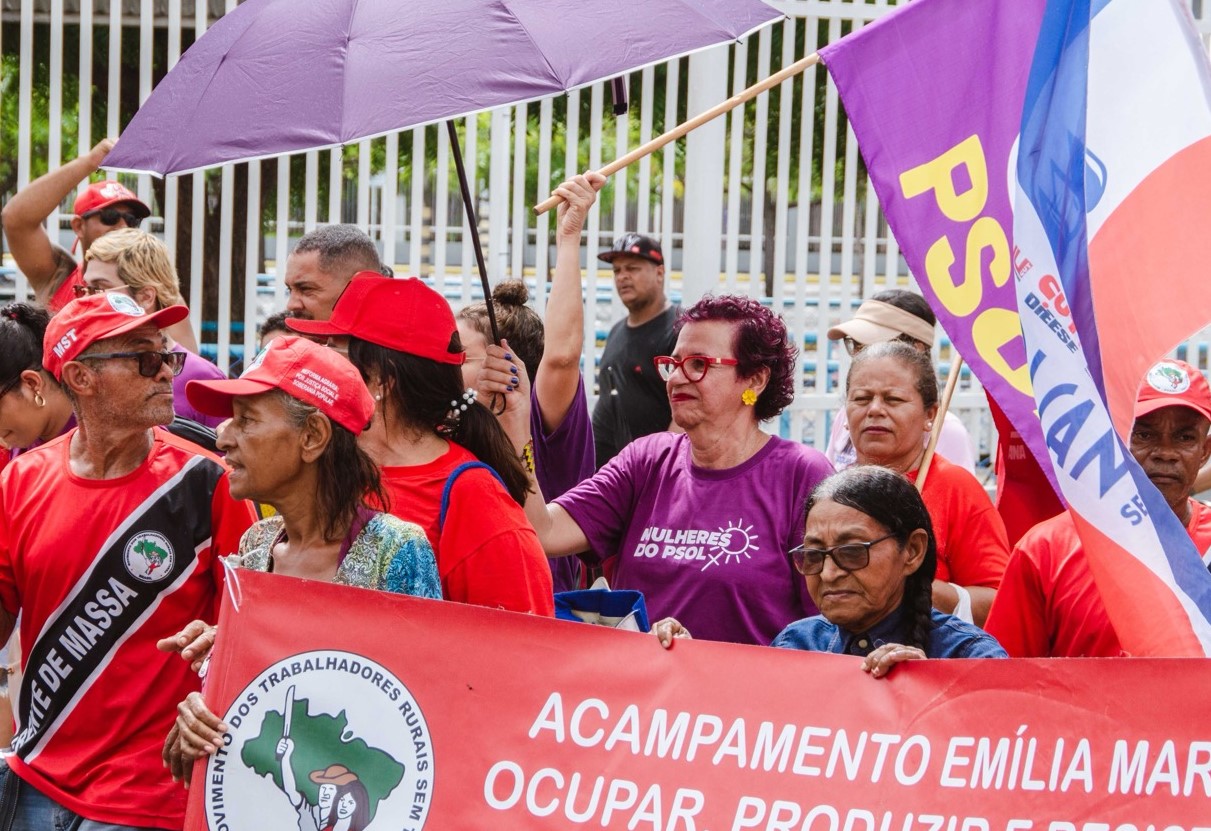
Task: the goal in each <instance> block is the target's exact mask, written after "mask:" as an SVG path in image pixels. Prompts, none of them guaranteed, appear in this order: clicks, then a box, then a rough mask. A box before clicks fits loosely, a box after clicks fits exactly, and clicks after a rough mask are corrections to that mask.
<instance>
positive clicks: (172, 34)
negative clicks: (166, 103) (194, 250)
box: [80, 0, 202, 345]
mask: <svg viewBox="0 0 1211 831" xmlns="http://www.w3.org/2000/svg"><path fill="white" fill-rule="evenodd" d="M87 5H89V2H88V0H84V2H81V4H80V11H81V13H83V11H84V7H85V6H87ZM166 34H167V36H168V37H167V40H168V56H167V68H168V69H170V70H171V69H172V68H173V67H174V66H176V65H177V61H178V60H180V59H181V0H168V29H167V32H166ZM80 39H81V45H83V39H84V34H83V26H81V34H80ZM80 86H81V88H83V86H84V84H83V82H81V84H80ZM81 94H83V93H81ZM81 113H83V110H81ZM84 120H85V119H84V118H81V122H83V121H84ZM179 187H180V182H179V180H178V178H177V177H176V176H166V177H165V178H164V204H163V205H161V206H160V208H161V209H162V211H163V213H164V245H165V246H166V247H167V248H168V256H169V257H170V258H171V259H172V261H173V262H174V263H175V262H176V261H177V210H178V207H179V206H178V205H177V192H178V189H179ZM194 334H196V335H197V336H198V343H199V345H200V344H201V342H202V333H201V332H199V331H198V330H197V329H194Z"/></svg>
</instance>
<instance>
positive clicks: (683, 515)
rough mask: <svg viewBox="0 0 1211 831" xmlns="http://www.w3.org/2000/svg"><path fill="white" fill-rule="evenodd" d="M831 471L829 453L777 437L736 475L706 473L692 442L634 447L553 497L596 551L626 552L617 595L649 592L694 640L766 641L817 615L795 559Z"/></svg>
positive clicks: (679, 438)
mask: <svg viewBox="0 0 1211 831" xmlns="http://www.w3.org/2000/svg"><path fill="white" fill-rule="evenodd" d="M832 472H833V468H832V465H831V464H830V463H829V461H828V460H827V459H825V458H824V455H823V454H821V453H819V452H818V451H816V450H813V449H811V448H810V447H807V446H806V445H803V444H798V443H796V442H790V441H786V440H784V439H780V438H778V437H777V436H773V437H771V438H770V440H769V441H768V442H767V443H766V445H765V446H764V447H763V448H761V450H759V451H758V452H757V453H756V454H755V455H754V456H753V457H752V458H751V459H749V460H748V461H746V462H744V463H743V464H740V465H737V466H736V467H733V468H729V469H727V470H710V469H706V468H700V467H697V466H695V465H694V464H693V462H692V461H691V459H690V442H689V438H688V437H687V436H685V435H684V434H677V433H655V434H653V435H650V436H644V437H643V438H640V439H636V440H635V441H634V442H633V443H631V444H630V445H628V446H627V447H626V448H624V449H623V450H622V452H621V453H619V454H618V455H617V456H616V457H615V458H613V459H612V460H610V462H609V463H608V464H607V465H606V466H605V467H603V468H602V469H601V470H599V471H598V472H597V474H596V475H595V476H593V478H591V479H589V480H587V481H585V482H582V483H581V484H580V485H578V486H577V487H575V488H573V489H572V490H571V491H569V492H568V493H566V494H564V496H562V497H560V498H559V499H557V500H555V501H556V503H558V504H559V505H560V506H561V507H562V508H563V509H564V510H566V511H567V512H568V514H569V515H571V517H572V519H573V520H575V522H576V524H577V525H579V526H580V529H581V531H583V532H584V534H585V536H586V537H587V538H588V540H589V545H591V546H592V548H593V551H594V553H596V554H597V555H598V556H600V557H608V556H610V555H611V554H614V553H617V554H618V555H619V556H618V561H617V563H618V567H617V570H616V572H615V578H614V579H615V584H616V586H615V587H616V588H621V589H637V590H639V591H641V592H643V594H644V599H645V600H646V602H647V607H648V614H649V615H650V616H651V618H652V619H653V620H657V619H659V618H662V617H667V616H670V615H671V616H673V617H675V618H677V619H678V620H679V621H681V622H682V623H683V624H685V626H686V628H688V629H689V630H690V632H692V633H693V635H694V637H695V638H702V639H705V640H714V641H734V642H736V643H748V644H760V645H762V646H764V645H766V644H768V643H769V642H770V641H771V640H773V638H774V636H775V635H777V634H778V633H779V632H781V631H782V630H783V629H784V628H786V626H787V625H789V624H790V623H791V622H793V621H796V620H798V619H800V618H802V617H804V616H809V615H814V614H816V607H815V605H814V604H813V603H812V601H811V598H810V597H809V596H808V594H807V586H806V584H805V583H804V580H803V578H802V577H801V576H800V575H799V574H798V573H797V572H796V571H795V570H794V567H793V566H792V565H791V562H790V557H788V556H787V552H788V551H790V550H791V549H792V548H794V547H795V546H797V545H800V544H801V543H802V542H803V508H804V505H805V504H806V503H807V498H808V496H809V495H810V494H811V491H812V489H813V488H814V487H815V486H816V484H817V483H819V482H820V481H821V480H822V479H824V477H826V476H828V475H829V474H830V473H832Z"/></svg>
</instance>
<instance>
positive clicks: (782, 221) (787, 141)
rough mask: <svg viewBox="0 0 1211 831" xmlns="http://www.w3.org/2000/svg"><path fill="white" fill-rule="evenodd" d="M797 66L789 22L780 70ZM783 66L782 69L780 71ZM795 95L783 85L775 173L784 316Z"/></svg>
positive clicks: (776, 282)
mask: <svg viewBox="0 0 1211 831" xmlns="http://www.w3.org/2000/svg"><path fill="white" fill-rule="evenodd" d="M794 62H795V22H794V21H793V20H789V19H788V20H786V21H785V22H784V23H783V24H782V59H781V66H790V65H791V64H792V63H794ZM781 66H780V67H779V68H781ZM794 92H795V81H794V79H793V78H792V79H790V80H789V81H783V82H782V84H781V85H780V86H779V88H778V164H777V169H776V171H775V173H774V181H775V190H774V251H773V254H774V260H773V269H774V273H773V274H772V275H770V279H771V280H772V282H773V291H772V292H771V295H772V297H773V301H774V311H775V312H777V313H779V314H781V313H782V311H783V300H784V299H785V296H786V228H787V222H788V219H789V203H790V174H791V120H792V118H791V107H792V106H793V104H792V101H793V98H794ZM792 333H793V334H794V336H795V338H796V341H795V342H796V344H798V345H799V346H800V347H802V346H803V330H802V329H792Z"/></svg>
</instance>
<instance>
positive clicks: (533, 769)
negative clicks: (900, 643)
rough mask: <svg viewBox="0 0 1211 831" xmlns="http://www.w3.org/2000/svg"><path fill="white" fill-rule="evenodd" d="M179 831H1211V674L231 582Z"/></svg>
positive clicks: (274, 581)
mask: <svg viewBox="0 0 1211 831" xmlns="http://www.w3.org/2000/svg"><path fill="white" fill-rule="evenodd" d="M233 583H236V585H235V587H234V590H235V594H236V597H237V599H238V601H239V602H238V610H237V608H236V604H233V603H231V600H230V598H225V600H224V607H223V611H222V615H221V618H220V636H219V643H218V646H217V648H216V650H215V653H214V659H213V661H212V666H211V669H210V675H209V679H208V682H207V683H208V689H207V691H206V696H207V700H208V701H209V702H210V704H211V706H212V709H214V710H215V712H218V713H222V714H224V717H225V719H226V720H227V722H228V723H229V724H230V725H231V727H232V730H231V732H230V733H228V734H227V741H226V745H225V747H224V749H223V751H222V752H221V753H220V754H218V755H217V756H215V757H213V758H212V759H210V760H208V761H205V762H200V763H199V764H198V765H197V767H196V768H195V771H194V779H193V788H192V790H191V795H190V806H189V818H188V822H187V828H189V829H198V830H200V829H212V831H244V829H263V828H271V827H272V828H294V827H296V822H297V826H298V827H300V828H305V829H311V828H316V829H320V830H321V831H322V829H326V828H333V829H336V831H361V829H365V828H369V829H371V831H378V829H410V830H411V831H417V830H418V829H421V828H428V829H443V831H446V830H447V829H482V828H492V829H565V828H575V827H586V828H589V827H592V828H610V829H629V830H630V831H635V829H641V830H642V831H726V829H732V831H738V830H739V829H750V828H752V829H764V831H790V830H791V829H794V831H800V829H802V830H803V831H927V830H928V831H1025V829H1030V830H1031V831H1035V829H1044V830H1045V831H1116V830H1121V831H1145V830H1146V829H1155V831H1162V829H1168V830H1169V831H1177V830H1178V829H1181V831H1190V829H1198V828H1202V829H1203V831H1211V715H1208V711H1207V709H1206V708H1205V707H1203V706H1201V704H1200V702H1201V700H1202V698H1203V696H1204V695H1205V691H1206V689H1207V688H1208V684H1209V683H1211V663H1209V662H1206V661H1199V660H1174V659H1134V660H1129V659H1118V660H1094V659H1090V660H1049V661H1048V660H1038V661H997V660H984V661H959V660H955V661H920V662H914V663H910V664H906V665H903V666H900V667H899V668H897V669H896V670H895V671H894V673H893V674H892V675H891V677H890V678H889V679H886V680H874V679H871V678H870V677H868V676H866V675H865V674H864V673H862V672H861V671H860V669H859V661H858V659H856V658H852V657H846V656H836V655H820V654H813V653H805V652H793V651H787V650H779V649H768V648H760V647H748V646H736V645H732V644H719V643H707V642H698V641H690V642H679V643H677V644H676V645H675V648H674V649H673V650H671V651H669V652H665V651H664V650H662V649H661V648H660V646H659V644H657V643H656V641H655V639H654V638H652V637H651V636H647V635H639V634H634V633H626V632H615V631H611V630H606V629H600V628H596V627H592V626H588V625H582V624H575V623H564V622H560V621H552V620H543V619H538V618H533V617H528V616H525V615H518V614H512V613H508V612H496V611H491V610H487V609H481V608H476V607H471V606H463V605H459V604H455V603H442V602H438V601H428V600H417V599H412V598H403V597H395V596H391V595H387V594H382V593H378V592H367V591H363V590H360V589H349V588H342V587H339V586H331V585H327V584H321V583H313V582H304V581H299V580H294V579H291V578H286V577H280V576H276V575H264V574H256V573H249V572H240V573H239V577H238V582H237V581H233Z"/></svg>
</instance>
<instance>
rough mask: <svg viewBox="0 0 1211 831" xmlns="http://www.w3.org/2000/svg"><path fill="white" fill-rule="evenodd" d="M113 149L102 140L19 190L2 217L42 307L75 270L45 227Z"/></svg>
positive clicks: (11, 245) (12, 247) (109, 142)
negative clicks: (81, 154)
mask: <svg viewBox="0 0 1211 831" xmlns="http://www.w3.org/2000/svg"><path fill="white" fill-rule="evenodd" d="M113 146H114V143H113V141H112V140H110V139H102V140H101V141H99V142H97V145H96V146H95V147H93V149H92V150H90V151H89V152H88V153H86V154H85V155H83V156H77V157H76V158H75V159H73V160H71V161H70V162H68V163H67V164H65V165H63V166H62V167H58V168H56V169H54V170H52V171H50V172H49V173H47V174H45V175H43V176H39V177H38V178H37V179H35V180H34V181H32V182H30V183H29V184H28V185H26V186H25V187H23V188H22V189H21V190H19V191H18V192H17V194H16V195H15V196H13V198H12V199H10V200H9V201H8V204H7V205H5V206H4V211H3V213H2V214H0V221H3V224H4V234H5V236H6V237H7V238H8V247H9V250H10V251H11V252H12V254H13V259H14V260H16V262H17V268H19V269H21V273H22V274H24V275H25V278H26V279H27V280H29V284H30V286H32V287H33V289H34V292H35V294H36V296H37V298H38V301H39V302H41V303H45V302H46V301H47V300H48V299H50V295H51V294H52V293H53V290H54V289H55V288H56V287H57V285H58V283H59V282H61V279H57V278H62V277H66V276H67V275H68V274H70V273H71V270H72V269H73V268H75V262H74V261H72V259H71V256H70V255H69V254H68V253H67V252H66V251H64V250H63V249H62V248H60V247H59V246H58V245H56V244H54V243H53V242H52V241H51V238H50V237H49V236H47V234H46V228H45V227H43V224H42V223H44V222H45V221H46V218H47V217H48V216H50V214H51V212H52V211H54V210H55V208H57V207H58V206H59V205H60V204H61V203H62V202H63V200H64V199H66V198H67V195H68V194H69V193H71V191H72V188H74V187H75V186H76V185H78V184H79V183H80V182H81V181H83V180H84V179H86V178H88V176H89V175H90V174H92V173H93V172H94V171H96V170H97V168H99V167H100V166H101V162H102V161H104V160H105V157H106V155H108V153H109V151H110V149H112V148H113Z"/></svg>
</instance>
